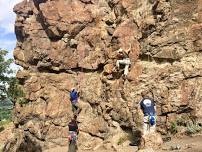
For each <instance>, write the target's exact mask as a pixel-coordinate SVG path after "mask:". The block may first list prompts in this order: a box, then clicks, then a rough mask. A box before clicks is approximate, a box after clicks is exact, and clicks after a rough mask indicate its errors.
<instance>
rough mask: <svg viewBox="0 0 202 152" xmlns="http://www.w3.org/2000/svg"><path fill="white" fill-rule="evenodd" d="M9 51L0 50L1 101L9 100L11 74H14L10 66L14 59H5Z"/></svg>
mask: <svg viewBox="0 0 202 152" xmlns="http://www.w3.org/2000/svg"><path fill="white" fill-rule="evenodd" d="M7 53H8V51H6V50H2V49H0V82H1V83H0V100H4V99H6V98H7V86H8V82H9V81H10V77H9V74H12V73H13V70H11V68H10V64H11V63H12V62H13V59H5V56H6V54H7Z"/></svg>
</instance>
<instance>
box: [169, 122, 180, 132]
mask: <svg viewBox="0 0 202 152" xmlns="http://www.w3.org/2000/svg"><path fill="white" fill-rule="evenodd" d="M169 130H170V132H171V134H176V133H177V132H178V127H177V122H174V121H173V122H171V124H170V129H169Z"/></svg>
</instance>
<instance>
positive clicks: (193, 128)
mask: <svg viewBox="0 0 202 152" xmlns="http://www.w3.org/2000/svg"><path fill="white" fill-rule="evenodd" d="M201 130H202V127H201V126H199V125H198V124H197V123H191V124H188V125H187V128H186V134H187V135H192V134H196V133H198V132H200V131H201Z"/></svg>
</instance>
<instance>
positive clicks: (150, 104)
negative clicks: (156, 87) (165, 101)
mask: <svg viewBox="0 0 202 152" xmlns="http://www.w3.org/2000/svg"><path fill="white" fill-rule="evenodd" d="M148 94H149V91H143V92H142V93H141V95H142V98H143V99H142V100H141V101H140V108H141V110H142V112H143V114H144V118H143V136H145V135H147V134H149V133H154V132H155V130H156V106H155V102H154V100H153V99H152V98H150V97H149V95H148Z"/></svg>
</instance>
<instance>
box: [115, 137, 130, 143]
mask: <svg viewBox="0 0 202 152" xmlns="http://www.w3.org/2000/svg"><path fill="white" fill-rule="evenodd" d="M128 139H129V137H128V135H123V136H121V137H120V138H119V140H118V142H117V145H122V144H123V143H124V142H125V141H127V140H128Z"/></svg>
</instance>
